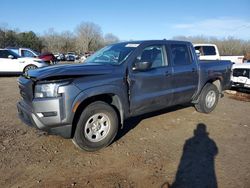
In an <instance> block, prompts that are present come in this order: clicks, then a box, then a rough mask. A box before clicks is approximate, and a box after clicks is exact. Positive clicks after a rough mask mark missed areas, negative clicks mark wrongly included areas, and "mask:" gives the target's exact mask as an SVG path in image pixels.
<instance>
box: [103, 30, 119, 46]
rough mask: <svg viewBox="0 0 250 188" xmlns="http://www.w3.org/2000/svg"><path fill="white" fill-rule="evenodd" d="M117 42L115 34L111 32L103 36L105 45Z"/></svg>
mask: <svg viewBox="0 0 250 188" xmlns="http://www.w3.org/2000/svg"><path fill="white" fill-rule="evenodd" d="M117 42H119V38H118V37H117V36H115V35H114V34H112V33H107V34H106V35H105V36H104V44H105V45H108V44H114V43H117Z"/></svg>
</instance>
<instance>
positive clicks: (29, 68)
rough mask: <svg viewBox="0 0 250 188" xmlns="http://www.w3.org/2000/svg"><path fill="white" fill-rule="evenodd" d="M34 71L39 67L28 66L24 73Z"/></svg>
mask: <svg viewBox="0 0 250 188" xmlns="http://www.w3.org/2000/svg"><path fill="white" fill-rule="evenodd" d="M33 69H37V66H35V65H28V66H26V67H25V68H24V70H23V72H24V73H25V74H27V73H28V71H29V70H33Z"/></svg>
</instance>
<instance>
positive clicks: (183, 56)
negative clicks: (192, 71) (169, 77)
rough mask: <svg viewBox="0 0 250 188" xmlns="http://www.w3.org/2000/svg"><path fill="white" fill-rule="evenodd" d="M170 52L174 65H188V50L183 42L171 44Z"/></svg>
mask: <svg viewBox="0 0 250 188" xmlns="http://www.w3.org/2000/svg"><path fill="white" fill-rule="evenodd" d="M171 53H172V57H173V63H174V65H188V64H190V63H191V61H190V55H189V51H188V48H187V46H186V45H184V44H173V45H171Z"/></svg>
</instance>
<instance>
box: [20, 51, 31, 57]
mask: <svg viewBox="0 0 250 188" xmlns="http://www.w3.org/2000/svg"><path fill="white" fill-rule="evenodd" d="M21 53H22V56H23V57H34V54H33V53H31V52H30V51H28V50H22V51H21Z"/></svg>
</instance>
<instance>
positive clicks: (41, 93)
mask: <svg viewBox="0 0 250 188" xmlns="http://www.w3.org/2000/svg"><path fill="white" fill-rule="evenodd" d="M58 87H59V85H58V84H56V83H49V84H38V85H36V86H35V98H46V97H58V96H59V94H58V92H57V91H58Z"/></svg>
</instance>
